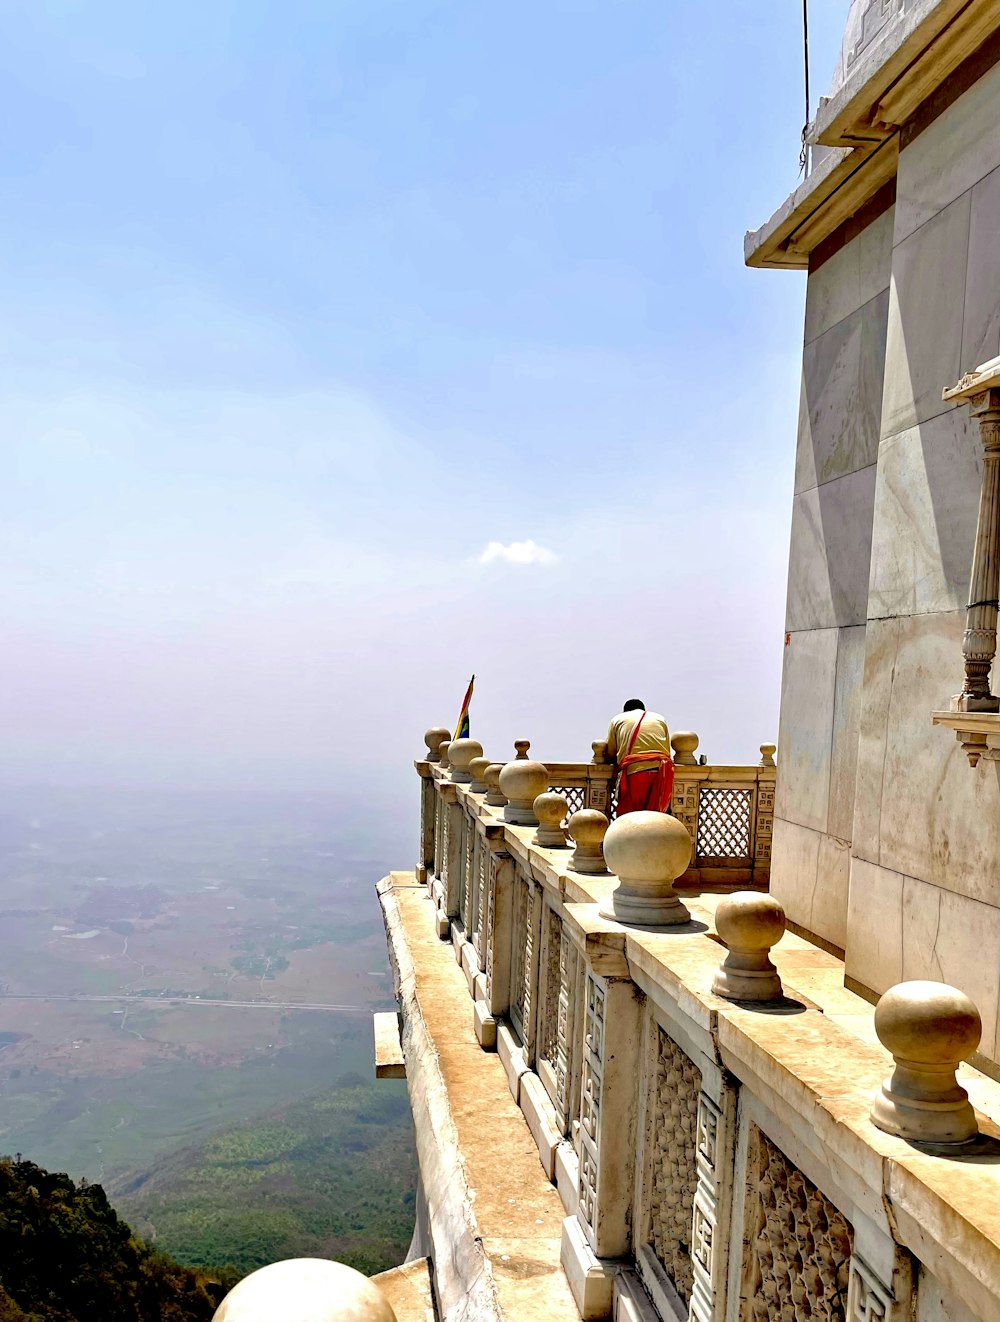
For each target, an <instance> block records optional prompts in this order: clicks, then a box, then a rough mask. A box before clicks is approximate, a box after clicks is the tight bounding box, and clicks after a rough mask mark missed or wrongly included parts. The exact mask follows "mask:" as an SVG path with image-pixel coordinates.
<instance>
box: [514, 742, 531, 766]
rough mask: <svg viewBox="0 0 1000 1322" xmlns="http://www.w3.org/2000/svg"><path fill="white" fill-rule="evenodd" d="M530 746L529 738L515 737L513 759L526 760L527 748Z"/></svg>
mask: <svg viewBox="0 0 1000 1322" xmlns="http://www.w3.org/2000/svg"><path fill="white" fill-rule="evenodd" d="M530 747H531V740H530V739H515V740H514V753H515V757H514V761H515V762H527V760H528V749H529V748H530Z"/></svg>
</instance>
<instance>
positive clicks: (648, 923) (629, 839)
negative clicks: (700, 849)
mask: <svg viewBox="0 0 1000 1322" xmlns="http://www.w3.org/2000/svg"><path fill="white" fill-rule="evenodd" d="M693 849H694V845H693V843H692V840H691V837H690V835H689V834H688V831H687V827H686V826H685V825H684V823H683V822H679V821H678V820H677V818H676V817H671V816H670V814H669V813H664V812H630V813H626V814H625V816H624V817H618V818H616V819H615V821H613V822H612V823H611V825H610V826H609V827H608V830H607V834H606V835H605V837H604V858H605V861H606V862H607V865H608V868H609V869H610V870H611V871H612V872H614V873H616V874H617V876H618V885H617V886H616V887H615V889H614V890H613V891H612V892H611V896H610V899H609V900H608V901H607V903H605V904H604V905H603V906H602V907H601V916H602V917H604V918H613V919H615V921H616V922H619V923H633V924H635V925H637V926H641V927H675V926H677V925H678V924H680V923H686V922H689V921H690V919H691V915H690V913H689V912H688V911H687V909H686V908H685V906H684V905H683V904H682V903H681V901H680V899H679V897H678V895H677V893H676V892H675V890H674V882H675V881H676V880H677V878H678V877H680V876H683V874H684V873H685V872H686V871H687V869H688V866H689V864H690V862H691V854H692V852H693Z"/></svg>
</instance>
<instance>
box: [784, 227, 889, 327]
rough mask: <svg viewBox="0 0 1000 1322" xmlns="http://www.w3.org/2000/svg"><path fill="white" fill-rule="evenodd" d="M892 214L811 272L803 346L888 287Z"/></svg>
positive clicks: (863, 232) (807, 288) (807, 289)
mask: <svg viewBox="0 0 1000 1322" xmlns="http://www.w3.org/2000/svg"><path fill="white" fill-rule="evenodd" d="M893 215H894V212H893V208H892V207H890V208H889V210H888V211H885V212H883V213H882V215H881V216H879V217H878V219H877V220H873V221H872V223H871V224H870V225H869V226H868V228H867V229H866V230H863V231H862V233H861V234H859V235H858V236H857V237H856V238H854V239H852V240H851V241H850V243H845V244H844V246H843V248H841V249H840V251H839V252H836V253H834V255H833V256H832V257H831V258H829V259H828V260H827V261H825V262H824V263H823V265H822V266H820V267H819V268H818V269H817V270H815V271H813V272H811V273H810V276H809V283H808V285H807V286H806V327H805V342H806V344H810V343H811V342H812V341H813V340H815V339H816V337H817V336H818V335H822V334H824V333H825V332H826V331H828V330H829V329H830V327H831V326H835V325H836V324H837V322H838V321H843V319H844V318H845V317H846V316H848V315H849V314H850V313H852V312H855V311H857V309H858V308H860V307H862V306H863V305H864V304H865V303H868V302H869V301H870V300H871V299H873V298H875V296H876V295H877V294H881V293H882V291H883V290H884V289H888V288H889V273H890V271H891V268H892V241H893Z"/></svg>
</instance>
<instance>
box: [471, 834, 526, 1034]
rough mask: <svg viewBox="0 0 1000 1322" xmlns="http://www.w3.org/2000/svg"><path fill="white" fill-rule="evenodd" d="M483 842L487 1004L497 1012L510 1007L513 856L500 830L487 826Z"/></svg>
mask: <svg viewBox="0 0 1000 1322" xmlns="http://www.w3.org/2000/svg"><path fill="white" fill-rule="evenodd" d="M494 829H495V828H494ZM486 844H487V847H488V849H489V855H490V857H489V886H488V898H487V902H486V904H487V910H486V1008H487V1010H488V1011H489V1013H490V1014H491V1015H494V1016H496V1015H501V1014H507V1013H508V1012H509V1010H510V977H511V962H512V960H511V950H512V946H513V937H514V933H513V912H512V910H513V898H514V897H513V890H514V860H513V859H512V858H511V856H510V854H508V853H507V851H506V850H505V849H504V848H503V844H504V841H503V836H502V834H500V833H499V832H498V833H497V834H490V832H489V830H488V831H487V836H486ZM518 939H519V940H520V936H519V937H518ZM480 958H482V956H480Z"/></svg>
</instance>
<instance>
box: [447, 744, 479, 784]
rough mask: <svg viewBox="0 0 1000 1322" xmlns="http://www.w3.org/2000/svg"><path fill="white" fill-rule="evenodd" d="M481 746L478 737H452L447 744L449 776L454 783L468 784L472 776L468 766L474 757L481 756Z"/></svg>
mask: <svg viewBox="0 0 1000 1322" xmlns="http://www.w3.org/2000/svg"><path fill="white" fill-rule="evenodd" d="M482 755H483V746H482V744H481V743H480V742H479V740H478V739H453V740H452V741H451V743H450V744H449V745H448V762H449V763H450V765H451V778H452V780H453V781H454V782H455V784H456V785H469V784H471V783H472V776H471V774H470V772H469V766H470V764H471V762H472V759H473V758H474V757H482Z"/></svg>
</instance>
